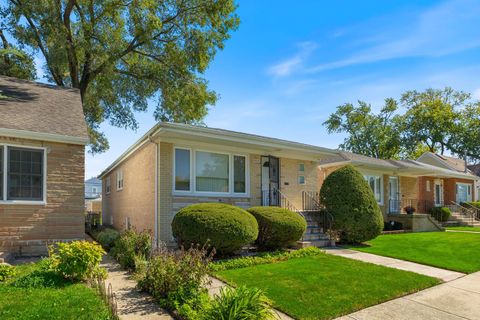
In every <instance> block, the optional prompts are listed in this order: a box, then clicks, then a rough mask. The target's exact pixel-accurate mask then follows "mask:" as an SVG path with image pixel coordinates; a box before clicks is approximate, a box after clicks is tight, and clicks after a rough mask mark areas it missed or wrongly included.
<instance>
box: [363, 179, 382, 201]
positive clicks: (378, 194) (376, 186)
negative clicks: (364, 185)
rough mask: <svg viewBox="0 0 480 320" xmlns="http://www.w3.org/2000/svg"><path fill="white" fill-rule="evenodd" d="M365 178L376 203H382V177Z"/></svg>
mask: <svg viewBox="0 0 480 320" xmlns="http://www.w3.org/2000/svg"><path fill="white" fill-rule="evenodd" d="M365 179H366V180H367V182H368V185H369V186H370V188H371V189H372V191H373V194H374V196H375V200H376V201H377V203H382V194H383V190H382V189H383V184H382V177H379V176H365Z"/></svg>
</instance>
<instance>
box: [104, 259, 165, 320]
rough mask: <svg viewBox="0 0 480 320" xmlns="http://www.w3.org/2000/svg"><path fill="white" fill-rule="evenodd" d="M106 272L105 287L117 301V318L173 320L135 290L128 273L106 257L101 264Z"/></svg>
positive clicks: (153, 302)
mask: <svg viewBox="0 0 480 320" xmlns="http://www.w3.org/2000/svg"><path fill="white" fill-rule="evenodd" d="M101 266H102V267H104V268H106V269H107V271H108V278H107V280H106V281H105V282H106V285H107V286H108V284H111V285H112V290H113V292H114V293H115V296H116V298H117V299H116V300H117V310H118V317H119V318H120V319H121V320H123V319H125V320H136V319H141V320H173V318H172V317H171V316H170V315H169V314H168V313H167V312H166V311H164V310H163V309H162V308H160V306H159V305H158V304H157V303H156V302H155V301H154V300H153V298H152V297H151V296H150V295H148V294H146V293H144V292H141V291H140V290H138V289H137V288H136V285H137V283H136V282H135V281H134V280H131V279H130V278H129V274H128V272H126V271H125V270H123V269H122V268H121V267H120V265H119V264H118V263H117V262H116V261H115V260H113V259H112V258H111V257H109V256H108V255H105V256H104V258H103V261H102V264H101Z"/></svg>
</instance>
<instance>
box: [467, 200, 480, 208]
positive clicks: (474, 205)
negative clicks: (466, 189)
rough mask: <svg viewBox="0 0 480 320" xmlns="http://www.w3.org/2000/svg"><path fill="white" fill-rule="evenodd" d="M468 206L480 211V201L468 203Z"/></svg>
mask: <svg viewBox="0 0 480 320" xmlns="http://www.w3.org/2000/svg"><path fill="white" fill-rule="evenodd" d="M466 204H468V205H471V206H473V207H476V208H479V209H480V201H473V202H466Z"/></svg>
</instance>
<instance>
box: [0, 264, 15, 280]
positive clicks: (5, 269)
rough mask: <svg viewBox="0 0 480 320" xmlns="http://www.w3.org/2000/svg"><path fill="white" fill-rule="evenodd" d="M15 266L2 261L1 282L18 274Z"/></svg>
mask: <svg viewBox="0 0 480 320" xmlns="http://www.w3.org/2000/svg"><path fill="white" fill-rule="evenodd" d="M16 273H17V272H16V270H15V267H14V266H11V265H9V264H6V263H0V282H3V281H5V280H7V279H9V278H12V277H13V276H15V274H16Z"/></svg>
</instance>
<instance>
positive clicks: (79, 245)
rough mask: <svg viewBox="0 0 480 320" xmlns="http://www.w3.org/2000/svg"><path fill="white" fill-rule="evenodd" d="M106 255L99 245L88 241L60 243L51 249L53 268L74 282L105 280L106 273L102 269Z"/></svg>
mask: <svg viewBox="0 0 480 320" xmlns="http://www.w3.org/2000/svg"><path fill="white" fill-rule="evenodd" d="M104 254H105V251H104V250H103V248H102V247H101V246H100V245H99V244H97V243H95V242H93V243H92V242H88V241H73V242H70V243H58V244H57V245H56V246H50V248H49V256H50V258H49V260H50V261H51V268H52V269H53V270H55V271H56V272H58V273H59V274H61V275H62V276H63V277H65V278H66V279H70V280H72V281H82V280H88V279H93V278H95V277H101V278H105V277H106V271H105V269H103V268H100V262H101V261H102V256H103V255H104Z"/></svg>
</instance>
